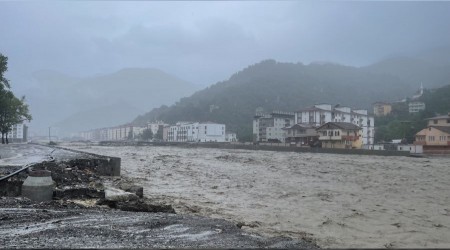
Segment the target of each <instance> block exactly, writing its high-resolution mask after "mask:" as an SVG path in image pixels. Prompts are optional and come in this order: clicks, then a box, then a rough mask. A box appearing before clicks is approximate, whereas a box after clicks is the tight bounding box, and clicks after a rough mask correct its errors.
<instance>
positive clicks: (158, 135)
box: [155, 125, 164, 141]
mask: <svg viewBox="0 0 450 250" xmlns="http://www.w3.org/2000/svg"><path fill="white" fill-rule="evenodd" d="M163 129H164V126H163V125H159V127H158V131H157V132H156V135H155V138H156V139H158V140H161V141H162V140H163Z"/></svg>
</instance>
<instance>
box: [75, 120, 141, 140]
mask: <svg viewBox="0 0 450 250" xmlns="http://www.w3.org/2000/svg"><path fill="white" fill-rule="evenodd" d="M145 129H147V127H138V126H133V125H131V124H127V125H122V126H117V127H110V128H100V129H94V130H89V131H83V132H80V133H79V136H80V137H81V138H83V140H89V141H122V140H129V139H136V138H139V137H140V136H141V134H142V133H143V131H144V130H145ZM130 136H131V138H130Z"/></svg>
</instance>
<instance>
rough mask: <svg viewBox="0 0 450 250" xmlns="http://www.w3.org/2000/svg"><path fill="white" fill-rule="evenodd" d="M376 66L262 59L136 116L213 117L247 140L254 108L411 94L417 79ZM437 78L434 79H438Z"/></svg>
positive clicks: (364, 104) (353, 102)
mask: <svg viewBox="0 0 450 250" xmlns="http://www.w3.org/2000/svg"><path fill="white" fill-rule="evenodd" d="M380 68H381V66H380V65H377V67H374V68H370V67H365V68H355V67H348V66H342V65H337V64H330V63H326V64H309V65H304V64H301V63H296V64H295V63H279V62H275V61H274V60H266V61H263V62H260V63H257V64H255V65H252V66H249V67H248V68H246V69H244V70H242V71H240V72H238V73H236V74H234V75H233V76H231V77H230V79H228V80H227V81H223V82H219V83H216V84H214V85H212V86H210V87H208V88H206V89H204V90H201V91H198V92H196V93H195V94H193V95H192V96H190V97H186V98H182V99H181V100H179V101H178V102H177V103H176V104H174V105H172V106H170V107H168V106H162V107H160V108H156V109H153V110H152V111H150V112H148V113H146V114H144V115H142V116H139V117H137V118H136V119H135V120H134V122H135V123H138V124H140V123H141V124H142V123H145V122H148V121H153V120H163V121H165V122H168V123H174V122H177V121H213V122H220V123H225V124H226V125H227V130H228V131H233V132H236V133H237V136H238V138H239V139H240V140H251V139H252V135H251V133H252V118H253V115H254V113H255V110H256V109H257V108H262V109H264V110H265V111H272V110H282V111H295V110H298V109H301V108H305V107H308V106H311V105H313V104H315V103H323V102H326V103H331V104H341V105H346V106H352V107H357V108H366V109H369V110H370V109H371V105H372V103H373V102H376V101H395V100H398V99H402V98H404V97H407V96H410V95H411V94H413V93H414V92H415V91H416V90H417V88H418V86H419V84H420V82H408V81H405V80H403V79H402V78H401V77H400V76H399V75H393V74H389V73H383V72H382V70H381V69H380ZM440 83H441V82H440V81H439V79H437V81H436V82H435V83H434V84H440Z"/></svg>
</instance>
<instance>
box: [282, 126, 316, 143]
mask: <svg viewBox="0 0 450 250" xmlns="http://www.w3.org/2000/svg"><path fill="white" fill-rule="evenodd" d="M283 129H284V130H285V131H286V134H285V137H286V139H285V142H287V143H295V144H297V145H312V144H313V143H314V142H315V141H317V140H318V138H319V134H318V133H317V131H316V127H314V126H313V125H309V124H294V125H292V126H290V127H286V128H283Z"/></svg>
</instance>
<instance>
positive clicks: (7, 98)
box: [0, 89, 32, 144]
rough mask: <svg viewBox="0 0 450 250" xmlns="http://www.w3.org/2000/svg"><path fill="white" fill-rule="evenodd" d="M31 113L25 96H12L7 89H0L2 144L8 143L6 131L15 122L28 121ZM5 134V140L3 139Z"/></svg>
mask: <svg viewBox="0 0 450 250" xmlns="http://www.w3.org/2000/svg"><path fill="white" fill-rule="evenodd" d="M31 118H32V117H31V115H30V113H29V110H28V105H27V104H26V103H25V96H22V98H21V99H19V98H17V97H15V96H14V94H13V93H12V92H11V91H9V90H5V89H3V90H0V132H1V133H2V144H5V143H6V144H8V143H9V142H8V132H10V131H11V129H12V127H13V126H14V125H16V124H19V123H22V122H23V121H25V120H28V121H30V120H31ZM5 135H6V140H5Z"/></svg>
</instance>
